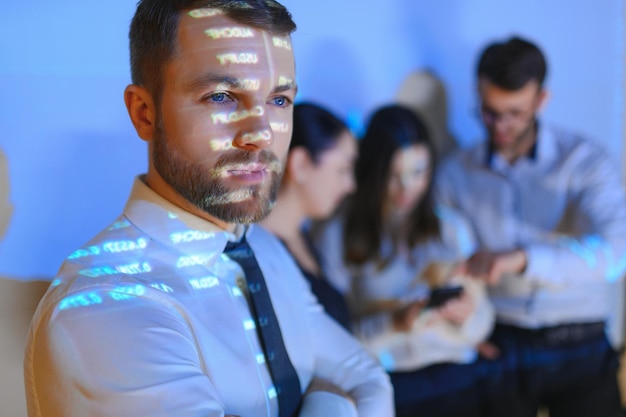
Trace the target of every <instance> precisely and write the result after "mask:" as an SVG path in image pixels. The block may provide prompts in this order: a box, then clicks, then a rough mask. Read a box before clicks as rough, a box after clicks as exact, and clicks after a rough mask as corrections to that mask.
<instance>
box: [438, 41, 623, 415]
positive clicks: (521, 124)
mask: <svg viewBox="0 0 626 417" xmlns="http://www.w3.org/2000/svg"><path fill="white" fill-rule="evenodd" d="M546 72H547V65H546V60H545V57H544V55H543V53H542V51H541V50H540V49H539V48H538V47H537V46H536V45H535V44H533V43H531V42H529V41H527V40H525V39H521V38H519V37H512V38H509V39H505V40H503V41H501V42H493V43H490V44H489V45H487V47H486V48H485V49H483V51H482V53H481V54H480V58H479V61H478V67H477V74H476V76H477V80H476V81H477V87H478V93H479V98H480V101H479V102H478V103H477V104H478V110H479V115H480V118H481V121H482V123H483V125H484V128H485V133H486V134H487V140H485V141H483V142H482V143H480V144H478V145H477V146H474V147H473V148H471V149H468V150H465V151H459V152H457V153H455V154H453V155H451V156H450V158H449V159H448V160H447V161H445V162H444V164H442V167H441V171H440V175H439V176H438V177H437V182H436V183H437V191H438V197H439V201H441V202H442V203H443V204H447V205H450V206H452V207H455V208H456V209H458V210H460V211H461V212H462V213H464V214H465V215H466V218H467V219H469V221H470V222H471V224H472V228H473V230H474V231H475V233H476V237H477V241H478V243H479V247H478V251H477V252H476V253H475V254H474V255H473V256H472V257H470V258H469V259H468V261H467V262H466V263H465V264H464V265H463V268H461V270H463V271H465V273H466V274H468V275H470V276H472V277H474V278H475V279H478V280H482V281H484V282H485V283H487V284H489V286H490V288H489V290H490V295H491V299H492V302H493V304H494V306H495V308H496V311H497V322H498V324H497V325H496V328H495V331H494V335H493V337H492V340H493V342H494V343H495V344H496V345H497V346H498V347H499V348H500V351H501V357H500V362H499V365H501V366H500V370H499V371H498V374H492V375H490V376H491V378H490V379H489V381H490V382H491V385H492V386H493V389H494V391H493V394H492V395H491V398H492V400H493V401H494V404H493V406H494V410H495V412H494V414H493V416H494V417H496V416H497V417H500V416H504V415H506V416H508V417H513V416H519V417H533V416H535V415H536V414H537V408H538V406H540V405H546V406H547V407H548V408H549V412H550V416H551V417H571V416H576V417H596V416H603V417H612V416H621V415H623V412H622V410H621V405H620V395H619V391H618V386H617V381H616V371H617V368H618V357H617V354H616V352H615V351H614V350H613V347H612V346H611V345H610V343H609V341H608V340H607V336H606V321H607V319H608V318H609V316H610V299H611V297H610V294H611V291H612V290H613V289H614V288H615V287H614V285H613V284H614V283H615V282H617V280H619V279H620V278H621V277H622V275H623V273H624V266H625V265H626V262H625V261H626V258H625V256H626V201H625V199H624V192H623V185H622V182H621V179H620V172H619V170H618V169H617V167H615V166H614V165H613V163H612V161H611V159H610V157H609V155H608V154H607V153H606V152H605V151H604V150H603V149H602V148H601V147H600V146H597V145H596V144H594V143H593V142H591V141H589V140H587V139H585V138H583V137H581V136H579V135H577V134H574V133H572V132H568V131H566V130H562V129H557V128H555V127H553V126H550V125H549V124H547V123H546V122H545V121H544V120H540V118H539V114H540V112H541V111H542V110H543V108H544V106H545V104H546V102H547V99H548V92H547V90H546V89H545V87H544V80H545V77H546ZM572 94H574V95H575V93H572ZM572 98H574V96H572V97H571V98H569V99H570V100H571V99H572Z"/></svg>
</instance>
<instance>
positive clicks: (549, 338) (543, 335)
mask: <svg viewBox="0 0 626 417" xmlns="http://www.w3.org/2000/svg"><path fill="white" fill-rule="evenodd" d="M605 327H606V325H605V323H604V322H593V323H568V324H559V325H558V326H549V327H540V328H538V329H525V328H522V327H517V326H511V325H508V324H498V325H497V326H496V331H501V332H504V333H510V334H511V333H512V334H515V335H517V336H521V337H523V338H524V340H525V341H526V342H527V343H528V344H531V345H533V346H544V347H554V346H563V345H569V344H575V343H579V342H583V341H586V340H590V339H594V338H597V337H600V336H604V334H605V333H604V332H605Z"/></svg>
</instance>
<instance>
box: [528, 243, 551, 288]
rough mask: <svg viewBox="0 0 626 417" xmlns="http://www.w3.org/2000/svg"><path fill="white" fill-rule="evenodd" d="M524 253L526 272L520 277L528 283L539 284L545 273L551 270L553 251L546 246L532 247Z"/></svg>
mask: <svg viewBox="0 0 626 417" xmlns="http://www.w3.org/2000/svg"><path fill="white" fill-rule="evenodd" d="M525 251H526V270H525V271H524V273H523V274H522V277H523V278H524V279H526V280H528V281H529V282H540V281H542V280H543V277H545V276H549V275H546V272H547V271H550V270H551V269H552V264H553V262H554V256H555V254H554V251H553V250H552V249H551V248H550V247H548V246H541V245H539V246H532V247H529V248H526V249H525Z"/></svg>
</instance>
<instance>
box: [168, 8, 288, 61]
mask: <svg viewBox="0 0 626 417" xmlns="http://www.w3.org/2000/svg"><path fill="white" fill-rule="evenodd" d="M179 29H180V30H181V31H185V32H189V33H188V34H189V35H193V36H201V38H202V39H206V40H207V41H216V42H214V44H215V46H219V45H220V44H222V45H224V46H229V47H236V46H238V45H240V46H243V47H245V46H250V44H251V42H249V41H250V40H253V39H256V40H260V39H263V38H264V37H268V38H269V39H270V40H271V44H272V45H273V46H275V47H277V48H281V49H284V50H285V51H287V52H291V37H290V36H289V35H284V36H280V35H271V34H269V33H267V32H266V31H264V30H262V29H259V28H256V27H253V26H250V25H247V24H245V23H241V22H237V21H236V20H234V19H232V18H230V17H228V16H227V15H225V14H224V13H223V12H221V11H220V10H218V9H210V8H205V9H194V10H191V11H189V12H187V13H185V14H183V16H182V17H181V21H180V24H179Z"/></svg>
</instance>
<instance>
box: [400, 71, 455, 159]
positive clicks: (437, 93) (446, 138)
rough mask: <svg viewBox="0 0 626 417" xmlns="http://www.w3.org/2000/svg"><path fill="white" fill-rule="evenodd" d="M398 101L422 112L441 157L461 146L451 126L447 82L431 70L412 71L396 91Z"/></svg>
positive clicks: (419, 112)
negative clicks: (445, 84)
mask: <svg viewBox="0 0 626 417" xmlns="http://www.w3.org/2000/svg"><path fill="white" fill-rule="evenodd" d="M396 102H398V103H399V104H402V105H404V106H406V107H408V108H410V109H411V110H413V111H414V112H416V113H417V114H418V116H419V117H420V119H421V120H423V122H424V125H425V126H426V129H427V130H428V133H429V136H430V138H431V141H432V143H433V145H434V147H435V151H436V152H437V155H438V157H439V158H442V157H444V156H446V155H447V154H448V153H450V151H452V150H453V149H455V148H456V147H457V143H456V141H455V139H454V137H453V136H452V134H451V133H450V130H449V128H448V97H447V95H446V87H445V86H444V84H443V81H442V80H440V79H439V78H438V77H436V76H435V75H434V74H433V73H432V72H431V71H429V70H424V69H421V70H416V71H413V72H412V73H410V74H409V75H408V76H407V77H406V78H405V79H404V81H403V82H402V84H401V85H400V88H399V89H398V92H397V93H396Z"/></svg>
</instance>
